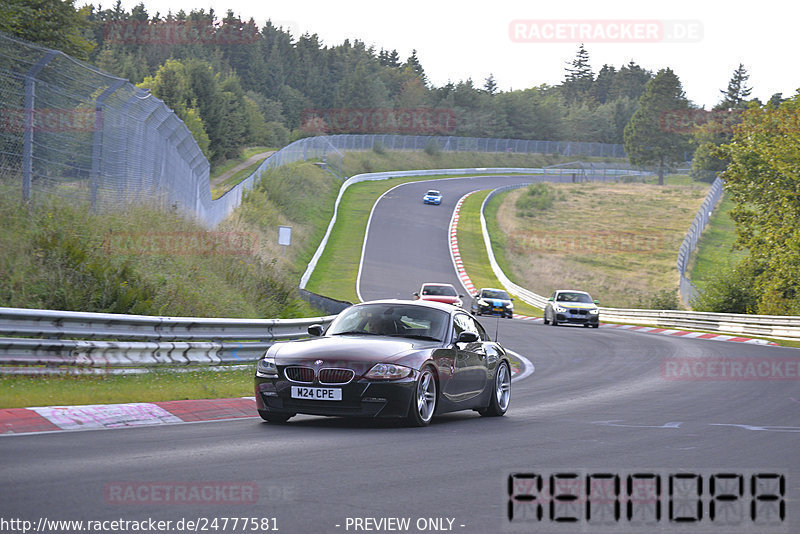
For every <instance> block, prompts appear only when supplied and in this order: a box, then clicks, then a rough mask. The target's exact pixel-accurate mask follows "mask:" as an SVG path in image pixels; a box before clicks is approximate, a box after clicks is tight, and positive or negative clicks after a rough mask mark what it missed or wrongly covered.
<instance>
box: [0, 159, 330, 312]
mask: <svg viewBox="0 0 800 534" xmlns="http://www.w3.org/2000/svg"><path fill="white" fill-rule="evenodd" d="M2 188H3V189H2V191H0V193H2V194H0V219H2V221H3V224H2V226H0V249H2V250H3V251H4V254H3V255H2V259H0V306H10V307H24V308H48V309H59V310H78V311H96V312H110V313H135V314H144V315H175V316H179V315H186V316H210V317H295V316H308V315H315V314H316V312H314V311H313V310H311V309H310V308H309V307H308V306H307V305H305V303H303V302H302V301H300V300H299V299H298V297H297V293H296V289H295V288H296V286H297V283H296V280H297V278H298V276H299V275H298V273H297V268H296V265H297V264H298V263H302V262H304V261H306V262H307V258H308V257H310V255H311V253H312V252H313V249H314V248H315V246H316V242H318V241H319V237H320V234H319V231H318V228H319V227H321V226H322V227H324V223H326V222H327V219H328V217H329V216H330V205H331V204H332V199H331V196H332V195H335V193H336V191H337V190H338V180H336V179H335V178H334V177H332V176H331V175H330V174H328V173H326V172H324V171H321V170H320V169H319V168H317V167H316V166H315V165H313V164H310V163H303V164H296V165H293V166H288V167H284V168H281V169H278V170H276V171H273V172H272V173H270V174H269V175H268V176H267V177H266V178H265V180H264V182H263V183H262V184H261V185H260V186H259V187H258V188H257V189H256V190H255V191H254V192H253V193H251V194H250V195H248V197H247V199H246V202H245V203H244V205H243V206H242V208H240V209H239V210H238V211H237V213H236V214H235V215H234V216H233V217H231V218H230V219H229V220H228V221H226V222H224V223H223V224H222V225H220V227H218V228H217V229H215V230H214V231H208V230H207V229H205V228H204V227H202V226H200V225H198V224H196V223H194V222H192V221H189V220H187V219H186V218H184V217H183V216H181V215H179V214H177V213H172V212H169V211H162V210H157V209H153V208H149V207H143V206H131V207H129V208H128V209H126V210H123V211H117V212H101V213H92V212H91V211H90V210H89V209H88V207H87V206H85V205H80V204H75V203H74V202H72V201H70V202H68V201H65V200H60V199H53V198H51V199H48V200H46V201H43V200H42V199H37V202H36V203H35V204H33V205H32V206H30V207H27V206H24V205H22V204H21V203H20V202H19V194H18V192H17V191H16V190H15V189H13V188H11V187H10V186H8V185H3V186H2ZM307 191H316V192H317V194H315V195H308V194H306V192H307ZM279 224H285V225H289V226H292V227H293V229H294V234H293V246H292V247H289V248H290V250H288V251H283V250H281V247H280V246H279V245H277V232H278V229H277V226H278V225H279ZM314 240H316V241H314Z"/></svg>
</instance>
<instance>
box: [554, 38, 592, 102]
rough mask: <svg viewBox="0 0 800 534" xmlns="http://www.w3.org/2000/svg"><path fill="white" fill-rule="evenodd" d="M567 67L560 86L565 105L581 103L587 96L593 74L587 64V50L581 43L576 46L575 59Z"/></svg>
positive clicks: (590, 88)
mask: <svg viewBox="0 0 800 534" xmlns="http://www.w3.org/2000/svg"><path fill="white" fill-rule="evenodd" d="M570 65H571V66H570V67H567V68H566V69H565V70H566V76H565V78H564V83H562V84H561V87H562V89H563V91H564V99H565V100H566V101H567V105H573V104H582V103H584V102H585V101H586V99H587V98H588V97H589V94H590V92H591V90H592V82H593V81H594V74H593V73H592V67H591V65H590V64H589V52H587V51H586V48H584V46H583V43H581V45H580V46H579V47H578V51H577V52H576V54H575V59H573V60H572V62H571V63H570Z"/></svg>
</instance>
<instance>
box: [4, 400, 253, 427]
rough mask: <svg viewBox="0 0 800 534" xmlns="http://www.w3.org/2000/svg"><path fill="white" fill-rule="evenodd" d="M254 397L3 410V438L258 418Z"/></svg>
mask: <svg viewBox="0 0 800 534" xmlns="http://www.w3.org/2000/svg"><path fill="white" fill-rule="evenodd" d="M257 415H258V414H257V413H256V403H255V399H254V398H253V397H242V398H233V399H199V400H178V401H163V402H134V403H128V404H88V405H83V406H47V407H39V408H7V409H4V410H0V435H8V434H27V433H31V432H59V431H72V430H98V429H105V428H125V427H133V426H150V425H168V424H176V423H193V422H198V421H218V420H222V419H239V418H244V417H257Z"/></svg>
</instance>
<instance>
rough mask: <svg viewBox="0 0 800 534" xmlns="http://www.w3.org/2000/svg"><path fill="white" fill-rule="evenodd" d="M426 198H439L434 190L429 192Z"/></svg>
mask: <svg viewBox="0 0 800 534" xmlns="http://www.w3.org/2000/svg"><path fill="white" fill-rule="evenodd" d="M428 196H429V197H438V196H439V192H438V191H434V190H430V191H428Z"/></svg>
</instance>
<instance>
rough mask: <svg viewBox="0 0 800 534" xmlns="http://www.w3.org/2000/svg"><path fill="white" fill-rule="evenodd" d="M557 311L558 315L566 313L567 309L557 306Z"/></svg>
mask: <svg viewBox="0 0 800 534" xmlns="http://www.w3.org/2000/svg"><path fill="white" fill-rule="evenodd" d="M556 311H557V312H558V313H564V312H565V311H567V309H566V308H562V307H561V306H556Z"/></svg>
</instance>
